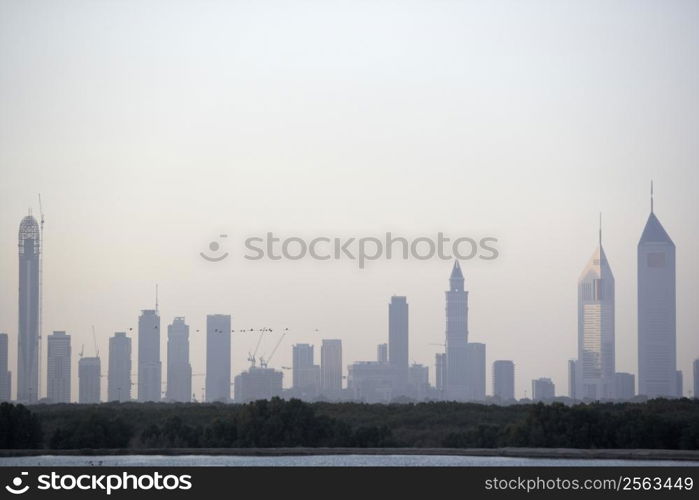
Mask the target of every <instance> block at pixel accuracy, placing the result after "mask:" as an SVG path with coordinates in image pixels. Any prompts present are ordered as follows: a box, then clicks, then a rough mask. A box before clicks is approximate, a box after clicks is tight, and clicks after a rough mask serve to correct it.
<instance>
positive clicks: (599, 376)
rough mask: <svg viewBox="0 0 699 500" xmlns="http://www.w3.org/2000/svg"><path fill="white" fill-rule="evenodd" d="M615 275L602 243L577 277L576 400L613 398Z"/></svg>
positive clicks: (600, 237) (600, 240) (600, 241)
mask: <svg viewBox="0 0 699 500" xmlns="http://www.w3.org/2000/svg"><path fill="white" fill-rule="evenodd" d="M614 356H615V354H614V276H613V274H612V270H611V268H610V267H609V262H608V261H607V256H606V255H605V253H604V248H603V247H602V229H601V227H600V232H599V246H598V247H597V248H596V249H595V251H594V253H593V254H592V257H590V260H589V261H588V263H587V265H586V266H585V268H584V269H583V271H582V273H581V274H580V278H579V279H578V362H577V363H576V369H577V373H576V377H575V380H576V385H577V387H576V388H575V394H576V397H577V399H592V400H598V399H612V398H613V397H614V373H615V371H616V370H615V366H614Z"/></svg>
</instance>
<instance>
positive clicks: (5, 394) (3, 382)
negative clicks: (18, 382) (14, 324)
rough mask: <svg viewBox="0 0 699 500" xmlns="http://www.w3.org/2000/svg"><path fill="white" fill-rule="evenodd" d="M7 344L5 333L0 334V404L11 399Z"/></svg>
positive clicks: (10, 375)
mask: <svg viewBox="0 0 699 500" xmlns="http://www.w3.org/2000/svg"><path fill="white" fill-rule="evenodd" d="M9 347H10V346H9V344H8V338H7V334H6V333H0V403H1V402H3V401H10V399H12V373H11V372H10V370H9V369H8V368H9V366H8V357H9Z"/></svg>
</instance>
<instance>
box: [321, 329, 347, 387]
mask: <svg viewBox="0 0 699 500" xmlns="http://www.w3.org/2000/svg"><path fill="white" fill-rule="evenodd" d="M320 392H321V394H322V395H323V396H325V397H329V398H338V397H339V396H340V394H341V392H342V340H340V339H323V344H322V345H321V347H320Z"/></svg>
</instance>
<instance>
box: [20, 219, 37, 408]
mask: <svg viewBox="0 0 699 500" xmlns="http://www.w3.org/2000/svg"><path fill="white" fill-rule="evenodd" d="M40 253H41V233H40V231H39V224H38V223H37V222H36V219H35V218H34V217H32V216H31V215H28V216H26V217H25V218H24V219H22V222H20V224H19V328H18V333H19V335H18V343H17V350H18V356H17V400H18V401H21V402H26V403H33V402H35V401H37V400H38V399H39V341H40V339H39V336H40V332H39V312H40V311H39V309H40V303H41V290H40V279H39V277H40V265H41V260H40Z"/></svg>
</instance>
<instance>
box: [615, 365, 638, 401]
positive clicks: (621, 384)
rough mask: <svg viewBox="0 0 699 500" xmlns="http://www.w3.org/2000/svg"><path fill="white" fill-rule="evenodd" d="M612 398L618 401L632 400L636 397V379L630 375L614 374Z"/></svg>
mask: <svg viewBox="0 0 699 500" xmlns="http://www.w3.org/2000/svg"><path fill="white" fill-rule="evenodd" d="M614 381H615V384H614V398H615V399H617V400H619V401H626V400H629V399H633V398H634V396H636V377H635V376H634V375H633V374H632V373H623V372H617V373H615V374H614Z"/></svg>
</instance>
